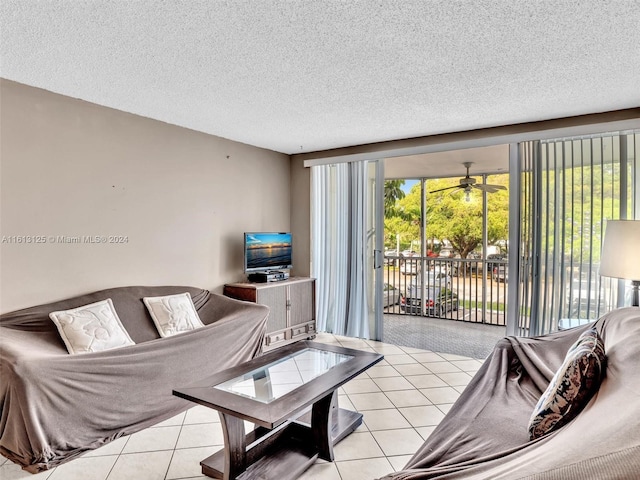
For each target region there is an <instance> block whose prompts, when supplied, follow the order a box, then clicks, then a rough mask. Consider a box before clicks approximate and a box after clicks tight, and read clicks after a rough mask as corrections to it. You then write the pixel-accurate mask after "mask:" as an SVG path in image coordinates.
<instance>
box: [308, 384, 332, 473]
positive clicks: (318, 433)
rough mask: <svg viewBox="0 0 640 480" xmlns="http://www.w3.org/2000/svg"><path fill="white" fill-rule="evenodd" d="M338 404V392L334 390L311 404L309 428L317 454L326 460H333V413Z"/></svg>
mask: <svg viewBox="0 0 640 480" xmlns="http://www.w3.org/2000/svg"><path fill="white" fill-rule="evenodd" d="M337 405H338V392H337V390H334V391H333V392H332V393H330V394H329V395H327V396H326V397H323V398H321V399H320V400H318V401H317V402H316V403H314V404H313V408H312V410H311V430H312V432H313V438H314V441H315V443H316V448H317V449H318V456H319V457H320V458H321V459H323V460H326V461H328V462H333V439H332V438H331V430H332V429H333V413H334V410H335V408H337Z"/></svg>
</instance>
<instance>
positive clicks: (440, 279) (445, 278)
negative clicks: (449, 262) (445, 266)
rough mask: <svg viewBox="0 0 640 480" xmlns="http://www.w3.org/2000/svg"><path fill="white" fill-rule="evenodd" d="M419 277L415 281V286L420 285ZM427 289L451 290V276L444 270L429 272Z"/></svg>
mask: <svg viewBox="0 0 640 480" xmlns="http://www.w3.org/2000/svg"><path fill="white" fill-rule="evenodd" d="M420 278H421V277H420V276H418V278H417V279H416V282H415V283H416V284H420V283H421V282H420ZM426 278H427V287H431V286H436V287H447V288H451V275H449V273H448V272H446V271H445V270H440V269H436V270H430V271H428V272H427V277H426Z"/></svg>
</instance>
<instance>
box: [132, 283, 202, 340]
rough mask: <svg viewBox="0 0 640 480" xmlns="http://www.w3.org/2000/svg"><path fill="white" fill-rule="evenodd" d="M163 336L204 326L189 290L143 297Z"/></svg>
mask: <svg viewBox="0 0 640 480" xmlns="http://www.w3.org/2000/svg"><path fill="white" fill-rule="evenodd" d="M142 300H143V301H144V304H145V305H146V306H147V309H148V310H149V314H150V315H151V318H152V319H153V323H155V324H156V328H157V329H158V333H160V336H161V337H170V336H172V335H176V334H178V333H182V332H188V331H190V330H195V329H196V328H200V327H204V324H203V323H202V321H201V320H200V317H199V316H198V312H196V307H195V306H194V305H193V300H191V295H189V292H185V293H179V294H177V295H167V296H164V297H144V298H143V299H142Z"/></svg>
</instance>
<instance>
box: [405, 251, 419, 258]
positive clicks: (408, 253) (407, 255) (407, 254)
mask: <svg viewBox="0 0 640 480" xmlns="http://www.w3.org/2000/svg"><path fill="white" fill-rule="evenodd" d="M401 255H402V256H403V257H405V258H411V257H418V256H420V254H419V253H417V252H415V251H414V250H403V251H402V253H401Z"/></svg>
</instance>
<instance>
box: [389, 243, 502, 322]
mask: <svg viewBox="0 0 640 480" xmlns="http://www.w3.org/2000/svg"><path fill="white" fill-rule="evenodd" d="M384 259H385V262H384V282H385V285H384V300H383V305H384V313H393V314H401V315H403V314H404V315H419V316H429V317H436V318H443V319H448V320H460V321H466V322H476V323H485V324H490V325H501V326H504V325H506V318H505V316H506V312H507V308H506V303H507V282H508V281H509V279H508V273H507V262H506V261H505V260H491V259H489V260H468V259H459V258H439V257H437V258H433V257H420V256H413V257H403V256H385V258H384ZM423 298H424V299H425V300H424V301H423V300H422V299H423Z"/></svg>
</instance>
